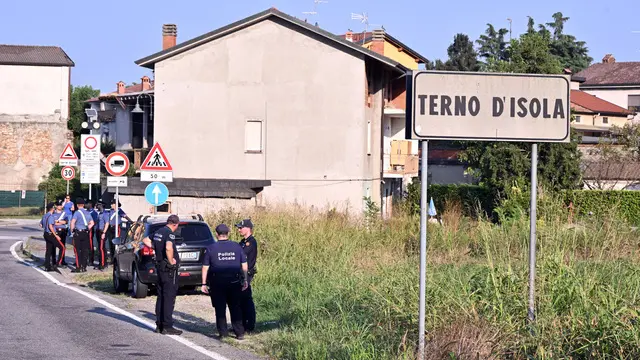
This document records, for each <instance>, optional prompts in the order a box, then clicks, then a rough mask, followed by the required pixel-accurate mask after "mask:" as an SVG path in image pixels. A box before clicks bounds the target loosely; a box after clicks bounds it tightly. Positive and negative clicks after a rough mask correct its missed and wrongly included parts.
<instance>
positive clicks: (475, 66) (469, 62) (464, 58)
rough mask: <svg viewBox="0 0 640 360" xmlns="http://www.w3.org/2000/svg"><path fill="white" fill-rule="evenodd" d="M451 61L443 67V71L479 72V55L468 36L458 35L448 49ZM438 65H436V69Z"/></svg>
mask: <svg viewBox="0 0 640 360" xmlns="http://www.w3.org/2000/svg"><path fill="white" fill-rule="evenodd" d="M447 54H448V55H449V59H448V60H447V61H446V62H445V63H444V64H443V65H442V67H443V68H442V69H439V70H449V71H478V70H480V64H479V63H478V53H477V52H476V50H475V49H474V48H473V42H472V41H471V40H469V36H468V35H466V34H456V36H454V38H453V43H452V44H451V45H449V48H447ZM437 67H438V64H436V69H437Z"/></svg>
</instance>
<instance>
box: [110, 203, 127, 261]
mask: <svg viewBox="0 0 640 360" xmlns="http://www.w3.org/2000/svg"><path fill="white" fill-rule="evenodd" d="M121 206H122V204H121V203H120V202H118V215H117V216H118V219H116V200H115V199H113V200H111V210H110V211H109V221H108V222H107V226H106V240H107V242H108V243H109V254H110V256H109V261H111V263H112V264H113V259H114V257H115V252H116V245H115V244H114V243H113V239H115V238H120V232H121V231H122V230H121V227H122V219H127V221H128V222H129V223H133V220H131V218H130V217H129V216H127V214H126V213H125V212H124V210H122V208H121ZM116 220H118V228H117V229H116Z"/></svg>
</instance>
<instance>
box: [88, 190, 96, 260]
mask: <svg viewBox="0 0 640 360" xmlns="http://www.w3.org/2000/svg"><path fill="white" fill-rule="evenodd" d="M87 211H88V212H89V215H91V220H93V223H94V224H97V223H98V212H97V211H96V209H95V208H94V207H93V201H91V200H89V201H87ZM97 228H98V227H97V226H94V227H93V228H92V229H91V230H89V262H88V265H90V266H93V262H94V260H95V252H94V251H93V248H94V247H96V244H97V243H98V238H96V237H95V235H94V234H95V232H96V229H97Z"/></svg>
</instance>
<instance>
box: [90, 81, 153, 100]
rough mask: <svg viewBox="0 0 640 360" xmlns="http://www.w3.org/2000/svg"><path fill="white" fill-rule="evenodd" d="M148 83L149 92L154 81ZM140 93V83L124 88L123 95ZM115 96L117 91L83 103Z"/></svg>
mask: <svg viewBox="0 0 640 360" xmlns="http://www.w3.org/2000/svg"><path fill="white" fill-rule="evenodd" d="M150 83H151V89H149V90H153V85H154V81H153V80H151V81H150ZM149 90H147V91H149ZM141 91H142V84H141V83H140V84H135V85H129V86H127V87H125V88H124V93H125V94H131V93H139V92H141ZM116 95H118V92H117V91H112V92H109V93H104V94H100V95H99V96H98V97H94V98H91V99H89V100H87V101H85V102H93V101H100V99H101V98H105V97H112V96H116Z"/></svg>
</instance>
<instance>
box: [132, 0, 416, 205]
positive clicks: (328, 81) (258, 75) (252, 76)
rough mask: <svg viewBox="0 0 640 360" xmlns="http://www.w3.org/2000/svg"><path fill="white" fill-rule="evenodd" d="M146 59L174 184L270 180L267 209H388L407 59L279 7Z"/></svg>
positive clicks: (157, 131) (263, 200)
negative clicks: (388, 142)
mask: <svg viewBox="0 0 640 360" xmlns="http://www.w3.org/2000/svg"><path fill="white" fill-rule="evenodd" d="M165 36H166V34H165ZM136 63H137V64H138V65H141V66H144V67H147V68H150V69H153V71H154V74H155V88H154V92H155V105H154V112H155V120H154V121H155V125H154V141H156V142H158V143H160V144H161V145H162V147H163V149H164V151H165V153H166V154H167V156H168V157H169V158H170V159H171V162H172V165H173V167H174V178H179V179H195V178H198V179H235V180H234V181H256V180H261V181H266V182H268V183H265V184H268V185H265V186H264V187H263V188H261V189H259V191H258V192H256V203H257V204H258V205H269V204H282V203H284V204H292V203H293V204H298V205H302V206H305V207H314V208H319V209H328V208H336V209H338V210H341V211H350V212H355V213H361V211H362V210H363V209H364V206H365V200H364V198H370V199H371V200H373V201H375V202H376V203H378V204H380V202H381V198H382V194H383V190H382V184H383V181H384V172H383V149H384V146H383V118H384V105H385V101H384V100H385V91H386V89H387V88H388V84H389V83H391V81H392V80H393V79H396V78H398V77H402V76H403V75H404V74H405V72H406V70H407V68H406V67H404V66H402V65H401V64H400V63H398V62H397V61H394V60H392V59H390V58H388V57H385V56H383V55H380V54H377V53H375V52H372V51H370V50H368V49H366V48H363V47H362V46H360V45H356V44H354V43H352V42H350V41H347V40H345V39H341V38H339V37H338V36H335V35H333V34H331V33H328V32H326V31H324V30H322V29H320V28H318V27H317V26H313V25H310V24H307V23H305V22H303V21H300V20H298V19H296V18H293V17H291V16H289V15H286V14H284V13H282V12H280V11H278V10H276V9H269V10H267V11H264V12H261V13H258V14H256V15H253V16H251V17H249V18H246V19H243V20H240V21H238V22H236V23H233V24H230V25H227V26H225V27H223V28H220V29H218V30H215V31H212V32H210V33H207V34H204V35H202V36H200V37H197V38H195V39H192V40H189V41H186V42H184V43H181V44H178V45H176V46H174V47H170V48H168V49H165V50H163V51H161V52H159V53H156V54H153V55H150V56H148V57H146V58H144V59H140V60H138V61H137V62H136ZM178 200H179V199H177V200H176V201H178Z"/></svg>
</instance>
